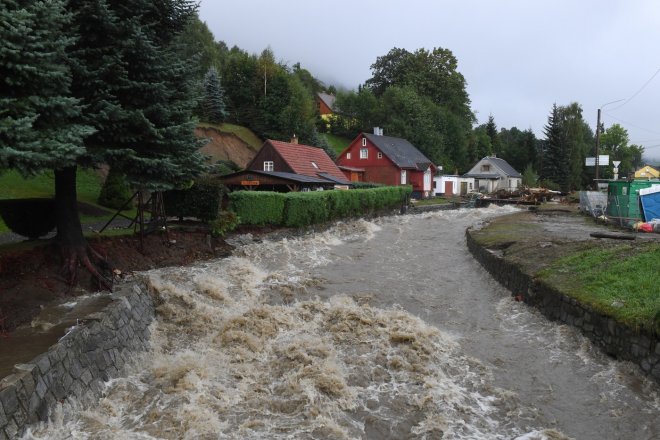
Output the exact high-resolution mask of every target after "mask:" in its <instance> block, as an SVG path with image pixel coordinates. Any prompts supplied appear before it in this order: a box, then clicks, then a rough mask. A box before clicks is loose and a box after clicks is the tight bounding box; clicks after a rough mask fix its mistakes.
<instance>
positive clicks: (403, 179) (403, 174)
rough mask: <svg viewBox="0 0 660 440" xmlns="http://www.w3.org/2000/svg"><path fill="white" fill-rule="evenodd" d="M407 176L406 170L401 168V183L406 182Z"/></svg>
mask: <svg viewBox="0 0 660 440" xmlns="http://www.w3.org/2000/svg"><path fill="white" fill-rule="evenodd" d="M406 177H407V174H406V170H401V185H405V184H406Z"/></svg>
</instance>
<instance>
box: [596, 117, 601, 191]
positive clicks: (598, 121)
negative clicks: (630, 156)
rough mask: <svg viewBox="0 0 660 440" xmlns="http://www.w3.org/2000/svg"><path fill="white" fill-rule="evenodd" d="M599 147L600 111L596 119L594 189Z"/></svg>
mask: <svg viewBox="0 0 660 440" xmlns="http://www.w3.org/2000/svg"><path fill="white" fill-rule="evenodd" d="M599 147H600V109H598V117H597V118H596V188H598V148H599Z"/></svg>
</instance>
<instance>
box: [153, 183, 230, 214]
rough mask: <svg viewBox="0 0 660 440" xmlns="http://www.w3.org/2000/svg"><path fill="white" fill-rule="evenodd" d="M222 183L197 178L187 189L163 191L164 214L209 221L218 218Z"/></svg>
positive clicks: (222, 189) (222, 190)
mask: <svg viewBox="0 0 660 440" xmlns="http://www.w3.org/2000/svg"><path fill="white" fill-rule="evenodd" d="M223 192H224V185H222V184H221V183H220V182H218V181H216V180H212V179H200V180H197V181H196V182H195V183H194V184H193V185H192V186H191V187H190V188H188V189H177V190H171V191H165V192H164V193H163V201H164V203H165V214H166V215H167V216H171V217H179V218H183V217H194V218H197V219H199V220H202V221H205V222H210V221H212V220H215V219H217V218H218V210H219V209H220V201H221V199H222V194H223Z"/></svg>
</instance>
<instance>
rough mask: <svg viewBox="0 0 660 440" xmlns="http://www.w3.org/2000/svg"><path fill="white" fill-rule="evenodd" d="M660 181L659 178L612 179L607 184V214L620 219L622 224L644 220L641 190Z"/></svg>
mask: <svg viewBox="0 0 660 440" xmlns="http://www.w3.org/2000/svg"><path fill="white" fill-rule="evenodd" d="M658 183H660V181H657V180H656V181H653V180H631V181H628V180H612V181H610V182H609V184H608V185H607V215H608V216H609V217H612V218H615V219H618V220H619V224H621V225H623V224H626V223H630V222H635V221H639V220H642V211H641V209H640V200H639V191H640V190H641V189H643V188H650V187H651V186H653V184H656V185H657V184H658Z"/></svg>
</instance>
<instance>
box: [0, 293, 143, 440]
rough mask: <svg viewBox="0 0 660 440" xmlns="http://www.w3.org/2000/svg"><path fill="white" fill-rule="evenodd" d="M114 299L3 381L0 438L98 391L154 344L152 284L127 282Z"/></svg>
mask: <svg viewBox="0 0 660 440" xmlns="http://www.w3.org/2000/svg"><path fill="white" fill-rule="evenodd" d="M113 299H114V301H113V302H112V303H111V304H109V305H108V306H107V307H106V308H105V309H104V310H103V311H102V312H99V313H95V314H92V315H90V316H88V317H86V319H84V320H82V322H81V323H80V324H79V325H77V326H76V327H74V328H73V329H72V330H71V331H70V332H69V333H67V334H66V336H64V337H63V338H61V339H60V341H59V342H58V343H57V344H55V345H53V346H52V347H50V349H49V350H48V351H47V352H46V353H43V354H41V355H39V356H37V357H36V358H35V359H33V360H32V361H31V362H29V363H27V364H21V365H17V366H16V367H15V368H14V370H15V373H14V374H12V375H10V376H7V377H5V378H4V379H3V380H2V381H1V382H0V440H4V439H14V438H16V437H18V436H20V435H22V434H23V433H24V431H25V428H26V426H27V425H28V424H31V423H35V422H39V421H45V420H47V419H48V416H49V415H50V414H51V412H52V410H53V408H54V407H55V406H56V405H59V403H60V402H62V401H64V400H65V399H67V398H68V397H75V398H78V399H80V398H83V397H91V398H97V397H99V396H100V392H101V390H102V387H103V382H104V381H107V380H108V379H110V378H112V377H117V376H118V375H119V374H120V373H121V371H122V368H123V366H124V364H125V363H126V362H127V361H128V360H129V358H130V357H131V356H132V354H133V353H136V352H139V351H144V350H147V349H148V348H149V328H148V327H149V324H150V323H151V321H152V320H153V317H154V304H153V299H152V297H151V295H150V294H149V293H148V292H147V289H146V288H144V287H143V288H140V287H138V286H137V285H134V286H129V285H126V286H125V287H124V288H123V289H120V290H119V291H118V292H115V293H113Z"/></svg>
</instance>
